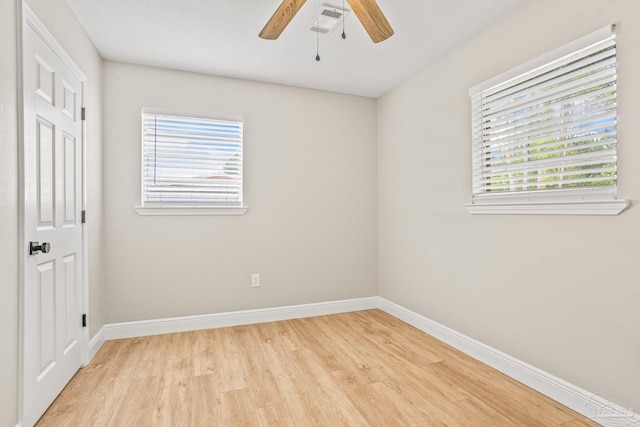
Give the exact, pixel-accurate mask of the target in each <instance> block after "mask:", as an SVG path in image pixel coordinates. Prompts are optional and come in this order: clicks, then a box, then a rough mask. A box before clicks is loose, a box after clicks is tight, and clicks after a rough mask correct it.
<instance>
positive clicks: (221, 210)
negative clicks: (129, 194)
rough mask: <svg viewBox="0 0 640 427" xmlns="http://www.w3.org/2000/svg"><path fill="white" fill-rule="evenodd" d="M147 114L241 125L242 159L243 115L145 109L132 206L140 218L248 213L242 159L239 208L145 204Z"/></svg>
mask: <svg viewBox="0 0 640 427" xmlns="http://www.w3.org/2000/svg"><path fill="white" fill-rule="evenodd" d="M146 115H159V116H174V117H178V118H184V119H189V120H198V119H201V120H206V121H216V122H233V123H236V124H239V125H240V129H241V135H242V136H241V141H240V153H241V156H242V157H244V142H245V141H244V118H243V117H242V116H229V115H209V114H198V113H193V112H186V111H177V110H168V109H161V108H149V107H145V108H143V109H142V110H141V113H140V124H141V129H140V147H141V148H140V156H141V157H140V162H139V165H140V205H138V206H135V207H134V210H135V212H136V213H138V214H139V215H143V216H147V215H148V216H183V215H184V216H193V215H195V216H206V215H244V214H245V213H246V211H247V210H248V207H247V206H246V205H245V199H244V196H245V194H244V193H245V188H244V178H245V176H244V158H243V159H242V162H241V167H240V176H241V191H240V200H241V202H240V203H239V205H238V206H225V205H220V204H216V203H215V202H197V203H195V202H194V203H189V202H186V201H176V202H171V201H161V202H149V201H145V200H144V198H145V193H144V186H145V177H144V173H145V170H144V168H145V166H144V162H145V153H144V143H145V141H144V120H145V116H146Z"/></svg>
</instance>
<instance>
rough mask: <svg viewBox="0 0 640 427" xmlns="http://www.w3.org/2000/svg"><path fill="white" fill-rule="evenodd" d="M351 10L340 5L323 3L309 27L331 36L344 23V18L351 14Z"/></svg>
mask: <svg viewBox="0 0 640 427" xmlns="http://www.w3.org/2000/svg"><path fill="white" fill-rule="evenodd" d="M349 12H350V11H349V10H345V9H342V8H340V7H335V6H330V5H327V4H323V5H322V6H320V8H319V9H318V10H317V12H316V14H315V15H314V16H313V19H312V20H311V24H310V28H309V29H310V30H311V31H313V32H316V33H319V34H326V35H328V36H329V35H331V33H333V32H334V31H335V29H336V28H337V27H338V26H339V25H340V24H341V23H342V21H343V20H344V18H345V17H346V16H347V15H349Z"/></svg>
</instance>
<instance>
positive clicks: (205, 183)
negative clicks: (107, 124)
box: [136, 109, 246, 215]
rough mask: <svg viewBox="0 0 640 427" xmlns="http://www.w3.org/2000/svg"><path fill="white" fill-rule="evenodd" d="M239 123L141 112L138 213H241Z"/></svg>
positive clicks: (240, 140) (147, 111)
mask: <svg viewBox="0 0 640 427" xmlns="http://www.w3.org/2000/svg"><path fill="white" fill-rule="evenodd" d="M242 125H243V123H242V122H241V121H231V120H217V119H209V118H199V117H187V116H181V115H173V114H158V113H156V112H153V111H150V110H146V109H145V110H143V113H142V206H141V207H138V208H136V211H137V212H138V213H140V214H142V215H167V214H169V215H172V214H243V213H244V212H245V211H246V208H245V207H243V205H242V139H243V138H242Z"/></svg>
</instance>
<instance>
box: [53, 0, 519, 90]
mask: <svg viewBox="0 0 640 427" xmlns="http://www.w3.org/2000/svg"><path fill="white" fill-rule="evenodd" d="M66 1H67V3H68V4H69V6H71V8H72V9H73V11H74V12H75V14H76V15H77V17H78V19H79V20H80V22H81V24H82V25H83V26H84V28H85V29H86V31H87V33H88V34H89V37H91V39H92V40H93V42H94V44H95V45H96V47H97V49H98V51H99V52H100V54H101V55H102V56H103V57H104V58H105V59H109V60H114V61H122V62H130V63H134V64H143V65H151V66H156V67H163V68H171V69H177V70H185V71H193V72H199V73H206V74H214V75H218V76H228V77H236V78H242V79H249V80H257V81H264V82H271V83H280V84H286V85H292V86H301V87H308V88H314V89H321V90H327V91H332V92H341V93H348V94H353V95H361V96H367V97H373V98H376V97H379V96H381V95H383V94H384V93H386V92H387V91H389V90H390V89H392V88H393V87H395V86H397V85H398V84H399V83H401V82H402V81H404V80H405V79H407V78H408V77H410V76H412V75H413V74H415V73H416V72H418V71H419V70H420V69H422V68H423V67H425V66H426V65H428V64H429V63H431V62H433V61H435V60H437V59H438V58H440V57H442V56H443V55H444V54H446V52H447V51H449V50H451V49H453V48H455V47H457V46H458V45H460V44H461V43H463V42H464V41H466V40H468V39H469V38H471V37H472V36H473V35H474V34H477V33H478V32H480V31H482V30H483V29H485V28H487V27H488V26H490V25H491V24H493V23H494V22H496V21H498V20H499V19H501V18H502V17H503V16H505V15H507V14H509V13H510V12H512V11H513V10H514V9H516V8H517V7H519V6H520V5H522V4H523V3H525V1H526V0H404V1H392V0H377V1H378V4H379V6H380V8H381V9H382V11H383V12H384V14H385V15H386V17H387V19H388V20H389V22H390V23H391V26H392V27H393V28H394V30H395V35H394V36H393V37H391V38H390V39H388V40H386V41H384V42H382V43H379V44H374V43H373V42H372V41H371V39H370V38H369V36H368V35H367V33H366V32H365V31H364V29H363V28H362V26H361V25H360V22H359V21H358V20H357V18H356V16H355V15H354V14H353V13H351V14H350V15H349V16H348V17H347V19H346V22H345V25H346V33H347V39H346V40H343V39H342V38H341V37H340V34H341V31H340V30H336V31H335V32H334V33H333V34H332V35H331V36H330V37H327V36H320V56H321V58H322V59H321V61H320V62H316V60H315V56H316V34H315V33H313V32H311V31H309V30H308V27H309V24H310V22H311V20H312V18H313V15H314V13H315V11H316V10H317V8H318V6H319V5H320V4H323V3H324V4H331V5H334V6H341V5H342V0H327V1H319V0H308V1H307V3H306V4H305V5H304V6H303V7H302V9H301V10H300V12H299V13H298V14H297V15H296V16H295V18H294V19H293V21H292V22H291V23H290V24H289V26H288V27H287V28H286V29H285V31H284V32H283V33H282V35H281V36H280V38H279V39H278V40H263V39H261V38H259V37H258V33H259V32H260V30H261V29H262V27H263V26H264V24H265V23H266V22H267V21H268V20H269V18H270V17H271V15H272V14H273V12H274V11H275V10H276V8H277V7H278V5H279V4H280V0H66ZM347 8H348V4H347Z"/></svg>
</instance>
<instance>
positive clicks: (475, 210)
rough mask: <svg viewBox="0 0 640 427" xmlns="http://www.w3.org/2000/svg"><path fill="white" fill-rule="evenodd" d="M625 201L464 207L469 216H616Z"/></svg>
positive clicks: (626, 203)
mask: <svg viewBox="0 0 640 427" xmlns="http://www.w3.org/2000/svg"><path fill="white" fill-rule="evenodd" d="M629 205H630V203H629V202H628V201H627V200H623V199H618V200H606V201H600V202H597V201H588V202H564V203H562V202H554V203H527V204H523V203H500V204H498V203H495V204H490V203H485V204H473V203H469V204H466V205H464V207H465V208H466V209H467V211H468V212H469V213H470V214H471V215H618V214H619V213H620V212H622V211H623V210H625V209H626V208H627V207H628V206H629Z"/></svg>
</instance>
